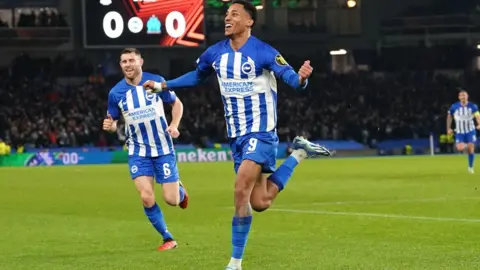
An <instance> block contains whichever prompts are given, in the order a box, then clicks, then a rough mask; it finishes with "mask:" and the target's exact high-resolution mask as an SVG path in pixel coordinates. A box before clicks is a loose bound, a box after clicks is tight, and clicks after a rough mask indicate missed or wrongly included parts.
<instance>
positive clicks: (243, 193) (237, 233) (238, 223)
mask: <svg viewBox="0 0 480 270" xmlns="http://www.w3.org/2000/svg"><path fill="white" fill-rule="evenodd" d="M261 173H262V168H261V166H260V165H258V164H257V163H255V162H254V161H251V160H244V161H243V162H242V164H241V165H240V167H239V168H238V171H237V178H236V180H235V192H234V203H235V215H234V216H233V219H232V246H233V249H232V258H231V259H230V262H229V264H228V266H227V269H241V267H242V266H241V265H242V258H243V253H244V251H245V246H246V244H247V239H248V233H249V232H250V226H251V224H252V208H251V206H250V195H251V193H252V189H253V187H254V186H255V182H257V179H258V177H259V176H261Z"/></svg>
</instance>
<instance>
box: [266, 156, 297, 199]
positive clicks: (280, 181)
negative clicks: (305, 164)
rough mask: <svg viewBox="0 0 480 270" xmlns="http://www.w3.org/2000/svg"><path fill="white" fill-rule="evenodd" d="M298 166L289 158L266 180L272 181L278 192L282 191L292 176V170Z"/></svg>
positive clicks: (291, 157) (294, 160)
mask: <svg viewBox="0 0 480 270" xmlns="http://www.w3.org/2000/svg"><path fill="white" fill-rule="evenodd" d="M297 165H298V161H297V160H296V159H295V158H294V157H293V156H289V157H288V158H287V159H286V160H285V161H284V162H283V164H282V165H280V167H278V169H277V170H276V171H275V172H274V173H273V174H271V175H270V176H269V177H268V180H270V181H272V182H273V183H274V184H275V185H277V186H278V191H279V192H280V191H282V190H283V189H284V188H285V186H286V185H287V183H288V180H289V179H290V177H291V176H292V173H293V169H294V168H295V167H296V166H297Z"/></svg>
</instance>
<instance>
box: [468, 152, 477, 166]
mask: <svg viewBox="0 0 480 270" xmlns="http://www.w3.org/2000/svg"><path fill="white" fill-rule="evenodd" d="M474 160H475V154H470V153H469V154H468V167H469V168H473V161H474Z"/></svg>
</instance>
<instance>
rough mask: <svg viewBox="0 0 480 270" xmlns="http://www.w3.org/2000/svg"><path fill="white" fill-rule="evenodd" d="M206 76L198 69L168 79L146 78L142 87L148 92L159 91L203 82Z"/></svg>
mask: <svg viewBox="0 0 480 270" xmlns="http://www.w3.org/2000/svg"><path fill="white" fill-rule="evenodd" d="M207 78H208V76H205V75H202V74H201V73H199V72H198V70H195V71H191V72H189V73H187V74H185V75H183V76H180V77H178V78H176V79H174V80H170V81H161V82H156V81H151V80H148V81H146V82H145V83H144V84H143V87H144V88H145V89H146V90H147V91H149V92H153V93H159V92H161V91H165V90H168V89H177V88H187V87H193V86H197V85H199V84H202V83H203V82H205V81H206V79H207Z"/></svg>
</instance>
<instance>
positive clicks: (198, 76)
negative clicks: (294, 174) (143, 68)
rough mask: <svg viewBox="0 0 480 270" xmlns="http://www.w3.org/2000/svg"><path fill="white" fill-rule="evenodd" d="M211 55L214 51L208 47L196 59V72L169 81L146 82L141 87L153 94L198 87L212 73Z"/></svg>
mask: <svg viewBox="0 0 480 270" xmlns="http://www.w3.org/2000/svg"><path fill="white" fill-rule="evenodd" d="M213 54H214V49H212V47H210V48H208V49H207V50H206V51H205V52H204V53H203V54H202V55H201V56H200V58H198V60H197V69H196V70H194V71H191V72H188V73H187V74H185V75H182V76H180V77H178V78H176V79H173V80H169V81H164V82H151V81H147V82H146V83H145V84H144V85H143V87H145V88H146V89H150V90H152V91H153V92H160V91H164V90H167V89H178V88H187V87H193V86H197V85H200V84H202V83H204V82H205V81H206V80H207V79H208V77H210V75H211V74H212V73H213V68H212V63H213Z"/></svg>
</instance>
